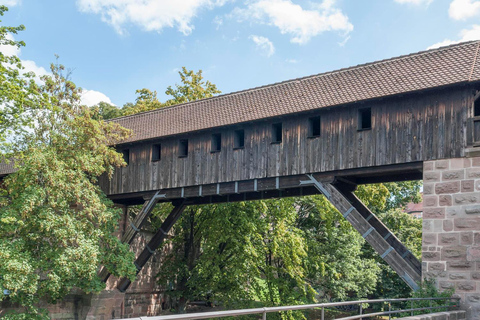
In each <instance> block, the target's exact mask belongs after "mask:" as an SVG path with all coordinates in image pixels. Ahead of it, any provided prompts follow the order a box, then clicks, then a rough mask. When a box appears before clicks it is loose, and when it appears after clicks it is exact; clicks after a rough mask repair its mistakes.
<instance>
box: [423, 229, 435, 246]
mask: <svg viewBox="0 0 480 320" xmlns="http://www.w3.org/2000/svg"><path fill="white" fill-rule="evenodd" d="M437 238H438V237H437V233H429V232H425V233H424V234H423V237H422V244H423V245H424V246H429V245H436V244H437Z"/></svg>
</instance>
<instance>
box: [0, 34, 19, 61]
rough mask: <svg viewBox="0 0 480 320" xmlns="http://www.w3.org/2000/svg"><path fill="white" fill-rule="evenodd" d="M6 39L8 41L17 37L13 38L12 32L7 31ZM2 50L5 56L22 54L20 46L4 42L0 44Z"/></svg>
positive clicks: (0, 50)
mask: <svg viewBox="0 0 480 320" xmlns="http://www.w3.org/2000/svg"><path fill="white" fill-rule="evenodd" d="M5 39H6V40H7V41H14V40H15V38H13V36H12V34H11V33H7V34H6V35H5ZM0 52H1V53H3V55H5V56H18V55H19V54H20V48H19V47H17V46H11V45H6V44H2V45H0Z"/></svg>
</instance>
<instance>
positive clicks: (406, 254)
mask: <svg viewBox="0 0 480 320" xmlns="http://www.w3.org/2000/svg"><path fill="white" fill-rule="evenodd" d="M335 187H336V188H337V190H338V191H340V193H342V195H343V196H344V197H345V198H347V200H348V201H350V203H351V204H352V205H353V206H354V207H355V209H357V210H358V212H359V213H360V214H361V215H362V217H364V218H365V219H366V220H367V221H368V223H370V225H371V226H373V227H374V228H375V230H377V232H378V233H379V234H380V236H382V237H383V238H384V239H385V240H386V241H387V242H388V243H389V244H390V246H392V247H393V249H395V251H397V252H398V254H399V255H400V256H401V257H403V259H404V260H405V261H406V262H407V263H408V264H409V265H410V266H411V267H412V268H413V269H415V270H416V271H417V272H418V273H419V274H421V273H422V264H421V262H420V261H419V260H418V259H417V258H416V257H415V256H414V255H413V253H412V252H411V251H410V250H408V249H407V247H405V245H404V244H403V243H402V242H401V241H400V240H399V239H398V238H397V237H396V236H395V235H394V234H393V233H392V232H391V231H390V230H389V229H388V227H387V226H385V225H384V224H383V222H382V221H380V220H379V219H378V218H377V216H376V215H375V214H373V213H372V212H371V211H370V209H368V208H367V207H366V206H365V205H364V204H363V202H362V201H361V200H360V199H358V197H357V196H356V195H355V194H354V193H353V192H351V191H348V190H347V189H345V188H344V187H343V186H342V185H341V184H335Z"/></svg>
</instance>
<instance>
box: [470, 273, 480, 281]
mask: <svg viewBox="0 0 480 320" xmlns="http://www.w3.org/2000/svg"><path fill="white" fill-rule="evenodd" d="M470 276H471V277H472V279H473V280H480V272H473V273H472V274H470Z"/></svg>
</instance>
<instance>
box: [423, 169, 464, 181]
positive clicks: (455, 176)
mask: <svg viewBox="0 0 480 320" xmlns="http://www.w3.org/2000/svg"><path fill="white" fill-rule="evenodd" d="M423 177H424V179H425V175H423ZM464 178H465V172H464V170H463V169H462V170H449V171H443V172H442V180H443V181H445V180H462V179H464Z"/></svg>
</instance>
